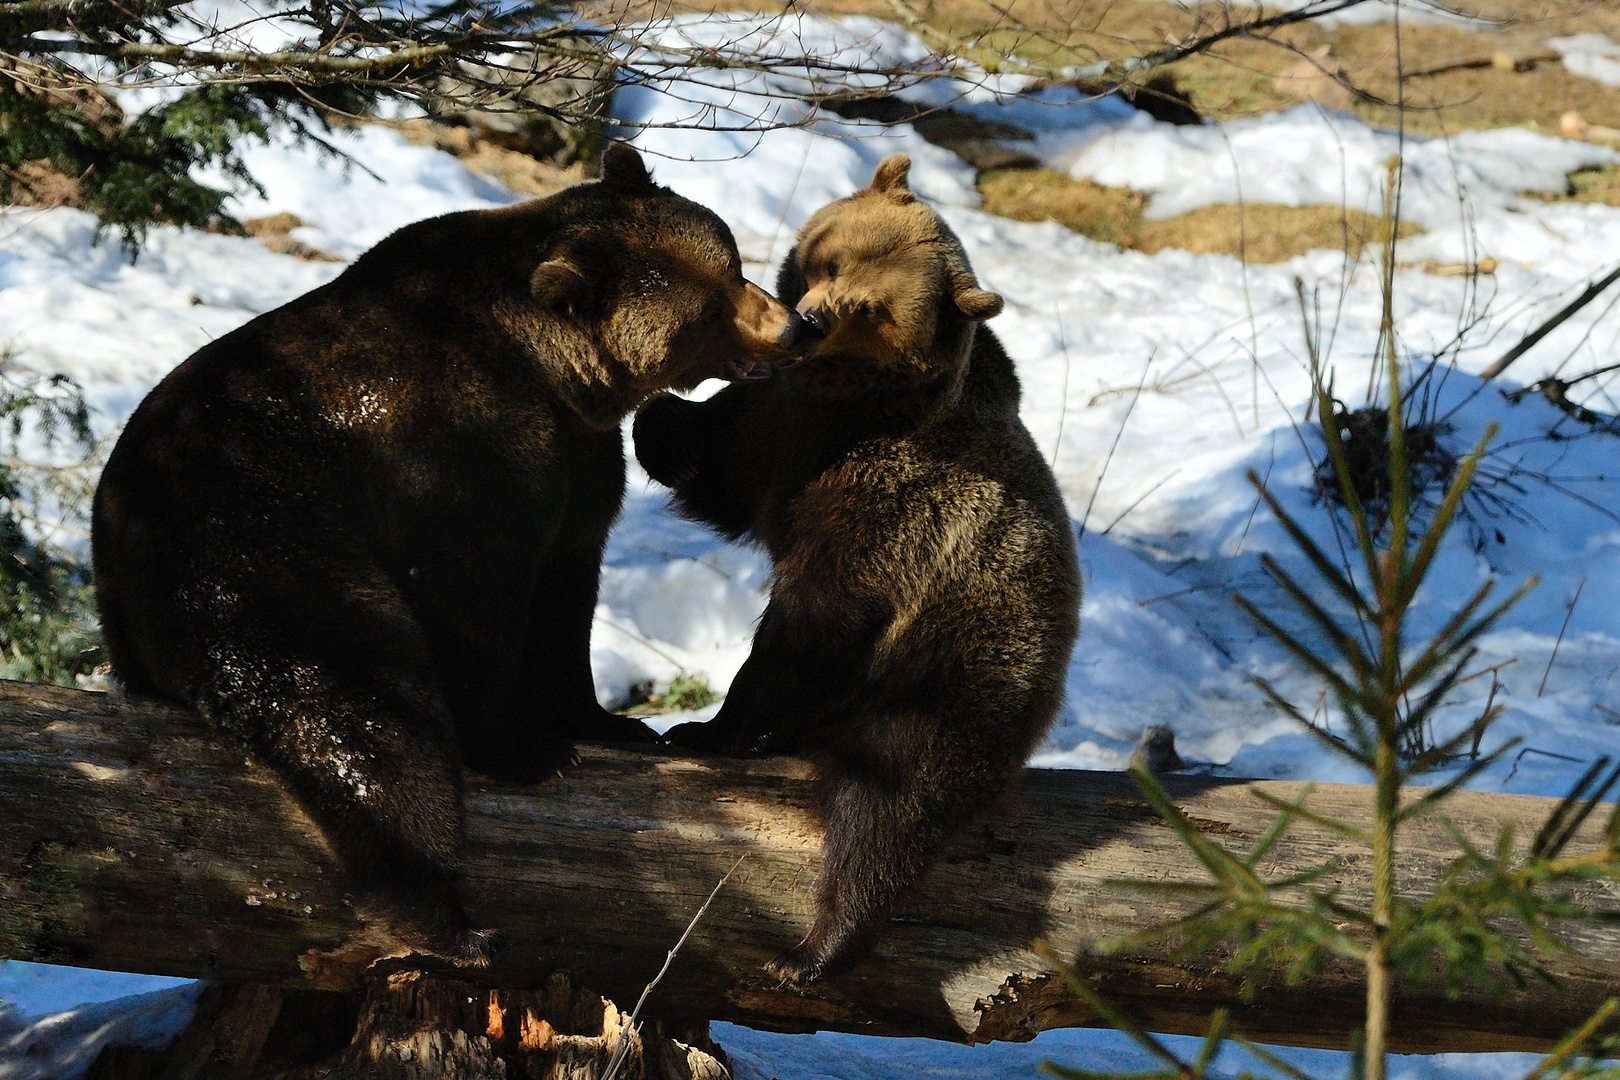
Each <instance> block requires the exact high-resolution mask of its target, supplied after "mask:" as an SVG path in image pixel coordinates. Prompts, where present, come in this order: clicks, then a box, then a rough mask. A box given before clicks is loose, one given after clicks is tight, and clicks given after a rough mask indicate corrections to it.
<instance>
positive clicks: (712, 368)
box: [525, 144, 807, 422]
mask: <svg viewBox="0 0 1620 1080" xmlns="http://www.w3.org/2000/svg"><path fill="white" fill-rule="evenodd" d="M554 200H555V202H554V204H553V205H554V212H555V214H556V216H557V217H559V218H560V219H561V222H560V224H561V228H559V229H558V230H557V232H556V234H555V242H554V243H553V244H552V245H551V246H550V248H549V249H548V250H547V251H545V252H544V258H543V261H541V262H540V263H539V265H538V266H535V267H534V269H533V271H532V273H531V274H530V277H529V287H528V293H529V296H528V298H527V303H526V305H525V306H526V307H527V308H528V309H529V312H530V313H531V315H532V316H534V317H533V318H531V319H530V320H529V321H530V322H531V325H532V330H531V334H530V336H531V337H535V338H538V339H539V341H538V342H537V344H540V345H541V346H542V351H543V352H545V353H547V354H548V355H552V356H562V357H567V358H568V363H569V364H570V365H571V366H572V367H573V368H574V369H575V370H573V371H571V372H570V374H571V375H572V376H574V377H575V378H576V379H578V378H583V380H584V381H586V382H588V383H592V384H595V385H597V386H598V387H599V388H600V390H601V391H602V394H601V395H600V396H602V397H603V398H604V400H603V401H602V405H603V406H604V407H606V406H607V405H608V401H607V400H606V399H608V398H611V399H614V407H616V408H619V409H621V410H628V409H629V408H632V407H634V405H635V403H636V402H637V401H639V400H640V399H642V398H645V397H646V396H647V395H649V394H651V393H654V392H656V391H659V390H664V389H670V388H675V389H687V388H690V387H693V386H696V385H697V384H698V383H700V382H702V381H703V380H704V379H708V378H731V379H738V378H762V377H764V376H766V375H769V374H770V373H771V372H772V371H773V370H774V368H775V367H777V366H781V365H786V364H790V363H793V362H795V361H796V360H798V359H799V358H800V357H801V355H802V351H803V348H804V342H805V339H806V336H807V335H806V327H805V324H804V322H803V320H802V319H801V318H800V317H799V315H798V314H797V313H796V312H794V311H793V310H792V309H791V308H789V307H787V306H786V305H784V304H782V303H781V302H779V301H778V300H776V299H775V298H774V297H772V296H771V295H770V294H769V293H767V292H766V291H765V290H764V289H761V288H760V287H759V286H757V285H754V284H752V283H750V282H748V281H746V280H744V279H743V276H742V259H741V257H740V256H739V255H738V253H737V242H736V240H735V239H734V238H733V237H732V235H731V230H730V229H729V228H727V227H726V224H725V222H723V221H721V220H720V218H719V217H718V216H717V215H715V214H714V213H713V212H711V211H710V210H708V209H707V208H705V207H703V206H700V205H698V204H697V203H695V202H692V201H691V200H690V199H685V198H682V197H681V196H679V195H676V194H675V193H674V192H672V191H670V190H668V189H667V188H662V187H659V186H658V185H656V184H654V183H653V181H652V178H651V176H649V175H648V173H647V169H646V167H645V165H643V164H642V161H641V158H640V156H639V155H638V154H637V153H636V152H635V150H633V149H631V148H630V147H628V146H624V145H622V144H616V145H614V146H613V147H611V148H610V149H609V150H608V152H607V153H606V155H604V157H603V167H602V179H601V181H600V183H597V184H590V185H581V186H580V187H578V188H574V189H570V191H566V192H563V193H562V194H561V195H559V196H556V197H554ZM606 411H607V412H612V411H613V409H612V408H606ZM620 414H621V415H622V411H621V413H620ZM615 422H616V420H615Z"/></svg>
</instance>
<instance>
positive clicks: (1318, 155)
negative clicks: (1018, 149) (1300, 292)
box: [1043, 105, 1620, 228]
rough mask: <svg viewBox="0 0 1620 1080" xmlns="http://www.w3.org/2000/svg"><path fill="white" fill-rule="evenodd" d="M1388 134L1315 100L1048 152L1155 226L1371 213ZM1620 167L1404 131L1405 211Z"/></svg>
mask: <svg viewBox="0 0 1620 1080" xmlns="http://www.w3.org/2000/svg"><path fill="white" fill-rule="evenodd" d="M1400 147H1401V143H1400V141H1399V139H1398V137H1397V136H1396V135H1395V134H1394V133H1393V132H1388V131H1380V130H1375V129H1374V128H1371V127H1368V126H1367V125H1366V124H1365V123H1364V122H1362V121H1361V120H1360V119H1359V118H1358V117H1355V116H1350V115H1346V114H1333V113H1328V112H1324V111H1323V110H1321V109H1320V108H1318V107H1317V106H1314V105H1298V106H1295V107H1294V108H1292V109H1288V110H1285V111H1283V112H1278V113H1268V114H1266V115H1265V116H1258V117H1254V118H1253V119H1247V120H1234V121H1231V122H1229V123H1225V124H1206V125H1203V126H1181V127H1178V126H1175V125H1172V124H1164V123H1159V122H1157V121H1155V120H1154V119H1153V118H1152V117H1150V116H1148V115H1147V114H1146V113H1136V114H1135V115H1134V116H1132V117H1130V118H1128V119H1127V120H1126V121H1125V122H1124V123H1122V124H1119V125H1116V126H1113V127H1110V128H1106V129H1100V133H1098V134H1096V135H1095V136H1094V137H1091V138H1088V139H1086V140H1085V141H1084V143H1083V145H1081V146H1080V147H1078V148H1077V149H1073V150H1058V151H1057V152H1055V153H1053V152H1052V151H1051V150H1050V149H1049V148H1043V149H1047V153H1048V154H1049V155H1050V156H1049V157H1048V159H1047V160H1049V161H1050V162H1051V163H1052V164H1053V165H1055V166H1057V167H1061V168H1066V169H1067V171H1068V173H1069V175H1071V176H1074V177H1076V178H1078V179H1087V178H1089V179H1091V180H1095V181H1096V182H1097V183H1099V184H1103V185H1105V186H1109V187H1130V188H1134V189H1136V190H1138V191H1144V192H1147V193H1149V194H1151V195H1152V196H1153V201H1152V202H1151V203H1150V204H1149V206H1148V208H1147V210H1146V212H1145V213H1146V216H1147V217H1148V218H1150V219H1163V218H1168V217H1174V216H1176V215H1177V214H1184V213H1186V212H1187V211H1189V210H1195V209H1197V208H1198V207H1201V206H1210V205H1213V204H1216V203H1233V202H1240V201H1241V202H1249V203H1278V204H1281V205H1284V206H1345V207H1349V208H1350V209H1353V210H1362V211H1365V212H1367V213H1372V214H1377V213H1379V212H1380V208H1381V206H1382V196H1381V192H1382V190H1383V185H1384V181H1385V177H1386V176H1387V174H1388V163H1389V161H1390V159H1391V158H1392V157H1394V156H1395V155H1396V153H1397V152H1398V151H1399V150H1400ZM1616 161H1620V152H1616V151H1614V150H1612V149H1609V148H1607V147H1601V146H1595V145H1593V144H1591V143H1583V142H1576V141H1574V140H1570V139H1558V138H1553V137H1550V136H1547V135H1538V134H1536V133H1535V132H1532V131H1526V130H1524V129H1523V128H1503V129H1498V130H1494V131H1465V132H1463V133H1461V134H1459V135H1455V136H1453V137H1452V138H1450V139H1439V138H1422V137H1418V136H1410V135H1409V136H1407V139H1406V143H1405V163H1406V167H1405V172H1404V183H1403V186H1402V191H1401V199H1402V210H1403V216H1405V217H1406V218H1408V219H1409V220H1411V221H1415V222H1417V223H1418V224H1420V225H1423V226H1424V227H1426V228H1434V227H1439V226H1445V225H1451V224H1454V223H1456V222H1457V221H1458V219H1459V189H1461V190H1462V191H1464V192H1466V193H1467V198H1468V201H1469V203H1470V205H1471V206H1472V208H1473V210H1474V212H1475V213H1479V212H1482V211H1484V210H1486V209H1508V208H1516V207H1519V206H1520V204H1521V200H1520V199H1519V198H1518V196H1519V194H1520V193H1522V192H1538V193H1543V194H1561V193H1562V192H1563V191H1564V190H1565V188H1566V187H1567V186H1568V180H1567V179H1566V177H1567V176H1568V174H1569V173H1571V172H1574V171H1575V170H1576V169H1581V168H1585V167H1588V166H1591V165H1603V164H1609V163H1612V162H1616Z"/></svg>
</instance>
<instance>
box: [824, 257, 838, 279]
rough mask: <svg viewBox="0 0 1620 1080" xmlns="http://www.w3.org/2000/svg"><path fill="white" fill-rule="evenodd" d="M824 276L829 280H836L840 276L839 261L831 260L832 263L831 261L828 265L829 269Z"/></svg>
mask: <svg viewBox="0 0 1620 1080" xmlns="http://www.w3.org/2000/svg"><path fill="white" fill-rule="evenodd" d="M822 276H823V277H829V278H835V277H837V276H838V260H837V259H833V260H831V261H829V262H828V263H827V269H826V270H825V271H824V273H823V275H822Z"/></svg>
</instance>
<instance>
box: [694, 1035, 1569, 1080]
mask: <svg viewBox="0 0 1620 1080" xmlns="http://www.w3.org/2000/svg"><path fill="white" fill-rule="evenodd" d="M712 1034H713V1036H714V1040H715V1041H716V1042H718V1043H719V1044H720V1045H721V1046H722V1047H724V1049H725V1051H726V1054H727V1055H728V1056H729V1057H730V1058H731V1062H732V1067H733V1069H734V1070H735V1071H734V1073H733V1076H734V1078H735V1080H913V1078H914V1077H917V1076H927V1077H931V1078H934V1080H981V1078H986V1077H1031V1078H1033V1077H1035V1076H1038V1075H1041V1074H1040V1073H1039V1072H1038V1071H1037V1070H1038V1068H1039V1066H1040V1065H1041V1064H1042V1063H1044V1062H1048V1061H1050V1062H1052V1063H1054V1064H1056V1065H1065V1066H1068V1067H1069V1068H1072V1069H1083V1070H1085V1071H1086V1072H1089V1073H1100V1074H1104V1075H1106V1074H1110V1073H1124V1074H1133V1073H1134V1074H1149V1073H1152V1072H1154V1071H1156V1070H1159V1069H1162V1068H1163V1067H1164V1065H1163V1062H1162V1061H1161V1060H1160V1059H1159V1058H1156V1057H1151V1056H1149V1055H1148V1054H1147V1053H1146V1052H1145V1051H1144V1050H1143V1049H1142V1048H1141V1047H1140V1046H1138V1045H1137V1044H1136V1043H1135V1042H1134V1041H1132V1040H1131V1038H1130V1037H1129V1036H1127V1035H1124V1034H1121V1033H1120V1032H1117V1031H1107V1030H1098V1029H1079V1030H1064V1031H1048V1032H1044V1033H1042V1034H1040V1035H1038V1036H1036V1037H1035V1038H1034V1039H1033V1040H1032V1041H1030V1042H1026V1043H990V1044H988V1045H981V1046H958V1045H956V1044H954V1043H942V1042H935V1041H932V1040H929V1039H880V1038H871V1037H867V1036H861V1035H837V1034H833V1033H830V1032H824V1033H822V1034H819V1035H779V1034H777V1033H775V1032H769V1031H754V1030H752V1029H751V1028H745V1027H739V1026H737V1025H735V1024H714V1025H712ZM1160 1038H1161V1039H1162V1040H1163V1042H1164V1044H1165V1046H1166V1047H1167V1048H1168V1049H1169V1050H1170V1051H1171V1052H1172V1053H1175V1054H1177V1055H1179V1056H1180V1057H1181V1058H1182V1060H1184V1061H1191V1060H1193V1059H1194V1058H1196V1057H1197V1055H1198V1050H1199V1047H1200V1046H1201V1045H1202V1040H1201V1039H1194V1038H1189V1037H1186V1036H1180V1035H1167V1036H1160ZM1267 1049H1268V1050H1270V1051H1271V1052H1272V1053H1274V1054H1276V1055H1277V1056H1279V1057H1281V1058H1282V1059H1283V1060H1284V1061H1286V1062H1288V1063H1289V1064H1290V1065H1292V1066H1293V1067H1294V1068H1296V1069H1299V1070H1301V1071H1303V1072H1304V1073H1306V1074H1307V1075H1310V1076H1337V1075H1340V1074H1342V1073H1343V1072H1344V1070H1345V1065H1346V1060H1347V1057H1348V1055H1346V1054H1342V1053H1338V1052H1336V1051H1332V1050H1304V1049H1300V1048H1297V1047H1275V1046H1274V1047H1267ZM1539 1061H1540V1058H1539V1056H1538V1055H1536V1054H1431V1055H1417V1054H1392V1055H1390V1059H1389V1077H1390V1080H1516V1078H1518V1077H1521V1076H1523V1075H1525V1074H1526V1073H1527V1072H1529V1071H1530V1070H1531V1069H1532V1068H1534V1067H1535V1065H1536V1064H1537V1063H1538V1062H1539ZM1211 1072H1212V1074H1213V1075H1214V1076H1217V1077H1232V1078H1236V1077H1239V1076H1241V1075H1243V1074H1244V1073H1245V1072H1249V1073H1251V1074H1253V1075H1258V1076H1267V1075H1273V1070H1271V1069H1270V1068H1268V1067H1266V1065H1265V1064H1264V1063H1263V1062H1261V1061H1259V1060H1257V1059H1255V1058H1254V1057H1252V1056H1251V1055H1249V1054H1248V1053H1246V1052H1244V1051H1242V1050H1240V1049H1238V1048H1237V1047H1236V1046H1233V1045H1231V1044H1228V1046H1227V1048H1225V1049H1223V1050H1222V1052H1221V1053H1220V1055H1219V1056H1217V1057H1216V1059H1215V1061H1214V1063H1213V1067H1212V1069H1211Z"/></svg>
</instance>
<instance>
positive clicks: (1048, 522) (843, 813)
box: [635, 155, 1080, 982]
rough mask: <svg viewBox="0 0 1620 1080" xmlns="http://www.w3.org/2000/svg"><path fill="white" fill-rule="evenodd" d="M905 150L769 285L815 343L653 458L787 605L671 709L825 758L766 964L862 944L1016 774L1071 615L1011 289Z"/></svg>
mask: <svg viewBox="0 0 1620 1080" xmlns="http://www.w3.org/2000/svg"><path fill="white" fill-rule="evenodd" d="M908 165H909V162H908V160H907V159H905V158H904V157H903V156H899V155H897V156H895V157H893V158H890V159H888V160H886V161H885V162H884V163H883V164H882V165H880V166H879V168H878V171H877V174H876V175H875V176H874V177H873V182H872V186H871V187H870V188H868V189H866V190H865V191H862V192H858V193H857V194H855V195H853V196H851V197H849V198H847V199H842V200H839V201H838V202H835V203H833V204H831V205H830V206H828V207H826V208H824V209H822V210H821V211H819V212H818V213H817V214H816V215H815V216H814V217H813V218H812V219H811V220H810V222H809V223H808V224H806V226H805V227H804V229H803V231H802V232H801V233H800V234H799V240H798V245H797V247H796V248H795V249H794V251H793V252H792V253H791V254H790V255H789V256H788V260H787V262H786V264H785V265H784V266H783V267H782V272H781V277H780V279H779V281H778V285H777V293H778V295H779V296H780V297H781V298H782V299H783V300H784V301H785V302H787V303H789V304H797V305H798V308H799V311H800V313H801V314H802V315H804V316H805V317H806V319H807V320H809V321H810V322H812V323H814V324H816V325H817V327H818V328H819V329H821V330H822V331H824V332H825V333H826V334H827V338H826V340H825V341H824V342H823V343H822V344H821V345H819V346H818V347H817V348H816V350H815V351H814V352H813V354H812V357H811V362H810V363H809V364H806V365H805V366H804V367H802V368H798V369H796V370H794V371H792V372H788V373H785V374H783V375H781V376H778V377H777V378H775V379H772V380H770V381H768V382H763V383H759V384H745V385H738V386H732V387H728V388H726V389H724V390H722V391H721V392H720V393H718V394H716V395H715V396H714V397H712V398H710V399H709V400H707V401H704V402H702V403H696V404H694V403H692V402H688V401H683V400H681V399H678V398H674V397H661V398H657V399H655V400H654V401H652V402H651V403H650V404H648V405H647V406H646V407H645V408H644V409H643V410H642V411H641V413H640V415H639V416H638V417H637V418H636V424H635V440H636V456H637V458H639V459H640V461H641V462H642V464H643V465H644V466H645V467H646V469H647V472H648V473H649V475H651V476H652V477H654V478H655V479H657V480H659V481H660V482H662V483H665V484H667V485H669V486H670V487H672V488H673V489H674V491H675V503H676V505H677V507H678V508H679V509H680V510H681V511H682V512H683V513H685V514H687V515H689V516H690V517H692V518H695V519H697V520H700V521H704V522H707V523H708V524H710V525H712V526H714V527H715V528H716V529H718V530H720V531H721V532H723V533H725V534H726V535H727V536H730V537H732V538H734V539H735V538H742V537H747V538H750V539H752V540H754V541H756V542H758V543H760V544H762V545H764V547H765V548H766V549H767V550H768V551H769V552H770V554H771V556H772V559H773V560H774V564H775V566H774V577H773V582H772V588H771V598H770V603H769V605H768V606H767V608H766V610H765V614H764V616H763V618H762V619H761V621H760V624H759V628H758V631H757V632H756V634H755V636H754V645H753V651H752V653H751V654H750V656H749V658H748V661H747V662H746V663H745V664H744V665H743V667H742V669H741V670H740V671H739V672H738V674H737V677H736V680H735V681H734V682H733V683H732V685H731V691H730V693H729V694H728V695H727V696H726V700H725V704H724V705H723V706H722V708H721V709H720V712H719V714H718V715H717V716H715V718H714V719H713V720H711V721H709V722H708V723H703V724H683V725H681V726H680V727H677V728H676V729H674V730H673V731H672V732H670V734H669V736H668V738H669V740H670V741H671V742H673V743H674V744H675V745H679V746H687V747H694V748H698V749H708V750H716V751H720V752H722V753H727V754H759V753H802V754H805V755H806V756H809V757H811V758H812V759H814V760H815V761H817V763H818V765H819V777H820V779H819V787H820V797H821V803H822V809H823V813H824V815H825V826H826V833H825V840H824V850H825V863H824V865H823V868H822V871H821V875H820V877H819V878H818V879H817V882H816V917H815V921H814V923H813V925H812V926H811V928H810V932H809V934H808V935H807V936H806V937H805V939H804V941H803V942H801V943H800V944H799V945H798V946H797V947H795V948H794V949H792V950H791V951H789V952H788V953H786V954H785V955H783V956H782V957H780V958H778V959H777V960H776V961H774V962H773V964H772V965H771V966H770V970H771V971H772V972H773V973H774V974H776V975H777V976H779V977H781V978H783V979H784V980H787V981H790V982H805V981H808V980H810V979H814V978H815V977H816V976H817V975H818V974H819V973H820V972H821V971H822V969H823V968H824V967H825V966H826V965H828V964H830V963H832V962H834V961H837V960H840V959H845V958H847V957H848V956H849V955H851V953H852V951H853V946H854V945H855V942H856V941H857V940H858V938H859V937H860V936H861V935H862V932H863V931H866V930H869V929H871V928H872V927H873V925H874V924H875V922H876V921H877V920H878V919H880V918H881V917H882V916H883V913H884V912H885V911H886V910H887V909H888V908H889V906H890V904H891V903H892V902H893V900H894V899H895V897H896V896H897V895H898V894H899V893H900V892H901V890H903V889H905V888H906V887H908V886H909V885H911V884H912V883H913V882H915V881H916V880H917V878H918V877H919V876H920V875H921V874H922V873H923V871H924V870H925V869H926V868H927V867H928V865H929V863H930V862H931V861H932V859H933V857H934V855H935V853H936V852H937V850H938V849H939V847H940V845H941V844H942V843H943V841H944V840H945V839H946V838H947V837H948V836H949V834H950V833H951V832H952V831H953V830H955V829H956V828H957V827H958V826H959V825H960V824H961V823H963V822H964V821H965V820H966V819H967V818H968V817H969V816H970V815H972V814H973V813H974V812H976V811H978V810H979V809H981V808H983V807H984V806H985V805H986V804H987V803H989V802H990V801H992V800H993V799H994V798H995V797H996V796H997V795H998V794H999V793H1000V792H1001V791H1002V790H1003V789H1004V788H1005V787H1006V786H1007V784H1008V783H1009V782H1010V781H1011V780H1012V779H1013V777H1014V776H1015V775H1016V773H1017V771H1018V769H1019V767H1020V766H1021V765H1022V764H1023V762H1024V760H1025V759H1026V758H1027V757H1028V755H1029V753H1030V751H1031V750H1032V749H1033V748H1034V746H1035V744H1036V742H1037V741H1038V740H1039V739H1040V738H1041V736H1042V735H1043V734H1044V733H1045V731H1046V729H1047V727H1048V726H1049V725H1050V723H1051V721H1052V719H1053V717H1054V716H1055V715H1056V713H1057V710H1058V708H1059V706H1060V704H1061V702H1062V698H1063V690H1064V681H1065V673H1066V671H1067V668H1068V663H1069V655H1070V651H1071V649H1072V647H1073V644H1074V639H1075V635H1076V634H1077V633H1078V630H1079V606H1080V576H1079V570H1078V564H1077V561H1076V556H1075V542H1074V534H1073V532H1072V529H1071V526H1070V522H1069V517H1068V512H1067V510H1066V509H1065V507H1064V504H1063V499H1062V497H1061V495H1060V494H1059V492H1058V487H1057V483H1056V481H1055V480H1054V479H1053V476H1052V472H1051V470H1050V469H1049V468H1048V467H1047V464H1046V461H1045V460H1044V459H1043V458H1042V456H1041V454H1040V452H1039V451H1038V450H1037V449H1036V447H1035V444H1034V442H1033V440H1032V439H1031V438H1030V435H1029V432H1028V431H1027V430H1026V429H1025V427H1024V425H1023V423H1022V422H1021V421H1020V420H1019V418H1018V399H1019V387H1018V379H1017V375H1016V373H1015V372H1014V370H1013V365H1012V362H1011V360H1009V359H1008V357H1007V354H1006V352H1004V351H1003V349H1002V347H1001V344H1000V343H999V342H998V341H997V340H996V338H995V335H994V334H992V333H991V332H990V331H989V330H988V329H985V328H984V327H982V326H978V325H977V323H978V322H979V321H981V320H983V319H986V318H989V317H990V316H992V315H994V314H996V313H997V312H999V311H1000V309H1001V298H1000V297H999V296H996V295H995V294H994V293H988V292H985V291H984V290H982V289H979V288H978V287H977V286H976V285H975V283H974V280H973V274H972V270H971V269H970V268H969V266H968V264H967V258H966V255H965V253H964V252H963V251H962V247H961V244H960V242H959V241H958V240H957V238H956V237H955V236H954V235H953V234H952V233H951V232H950V230H949V229H948V228H947V227H946V226H945V224H944V222H943V221H941V220H940V218H939V216H938V215H937V214H935V213H934V212H933V211H932V210H929V209H928V208H926V207H924V206H923V205H922V204H920V203H918V202H916V201H915V200H914V199H913V198H912V195H911V192H910V191H909V190H908V189H907V187H906V184H905V174H906V168H907V166H908Z"/></svg>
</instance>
